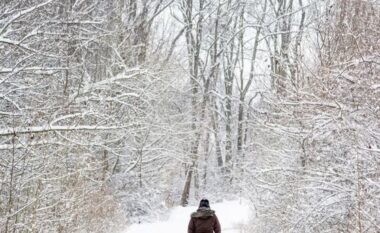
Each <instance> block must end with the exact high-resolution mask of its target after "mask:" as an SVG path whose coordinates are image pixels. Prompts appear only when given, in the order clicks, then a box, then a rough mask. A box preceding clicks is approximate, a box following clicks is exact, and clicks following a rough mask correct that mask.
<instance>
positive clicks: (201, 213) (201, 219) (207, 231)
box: [187, 207, 221, 233]
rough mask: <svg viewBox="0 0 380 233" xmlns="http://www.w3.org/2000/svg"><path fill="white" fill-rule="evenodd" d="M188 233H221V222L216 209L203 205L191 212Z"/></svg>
mask: <svg viewBox="0 0 380 233" xmlns="http://www.w3.org/2000/svg"><path fill="white" fill-rule="evenodd" d="M187 232H188V233H214V232H215V233H221V229H220V223H219V220H218V217H216V215H215V211H213V210H210V209H209V208H205V207H201V208H199V209H198V210H197V212H194V213H192V214H191V219H190V222H189V227H188V230H187Z"/></svg>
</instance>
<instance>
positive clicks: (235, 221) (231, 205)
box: [124, 201, 251, 233]
mask: <svg viewBox="0 0 380 233" xmlns="http://www.w3.org/2000/svg"><path fill="white" fill-rule="evenodd" d="M210 205H211V209H213V210H215V213H216V215H217V216H218V218H219V221H220V224H221V226H222V233H245V232H244V231H243V230H242V229H241V228H242V225H244V224H246V223H247V222H248V219H249V217H250V213H251V212H250V209H249V207H248V205H247V204H246V202H244V201H224V202H221V203H215V204H213V203H211V204H210ZM196 208H197V207H196V206H189V207H185V208H184V207H176V208H173V209H172V211H171V212H170V217H169V219H168V220H167V221H158V222H153V223H141V224H134V225H132V226H130V227H129V228H128V229H127V230H126V231H125V232H124V233H186V232H187V224H188V223H189V220H190V214H191V213H192V212H194V211H195V210H196Z"/></svg>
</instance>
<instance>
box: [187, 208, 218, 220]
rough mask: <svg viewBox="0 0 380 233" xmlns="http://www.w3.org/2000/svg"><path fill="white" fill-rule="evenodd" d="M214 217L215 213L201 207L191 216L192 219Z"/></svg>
mask: <svg viewBox="0 0 380 233" xmlns="http://www.w3.org/2000/svg"><path fill="white" fill-rule="evenodd" d="M214 215H215V211H214V210H211V209H210V208H205V207H201V208H199V209H197V212H194V213H192V214H191V217H192V218H208V217H212V216H214Z"/></svg>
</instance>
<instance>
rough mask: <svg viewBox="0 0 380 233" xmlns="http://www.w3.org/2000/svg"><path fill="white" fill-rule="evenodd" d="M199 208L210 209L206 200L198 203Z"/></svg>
mask: <svg viewBox="0 0 380 233" xmlns="http://www.w3.org/2000/svg"><path fill="white" fill-rule="evenodd" d="M201 207H206V208H210V203H209V202H208V200H207V199H202V200H201V202H200V203H199V208H201Z"/></svg>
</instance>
